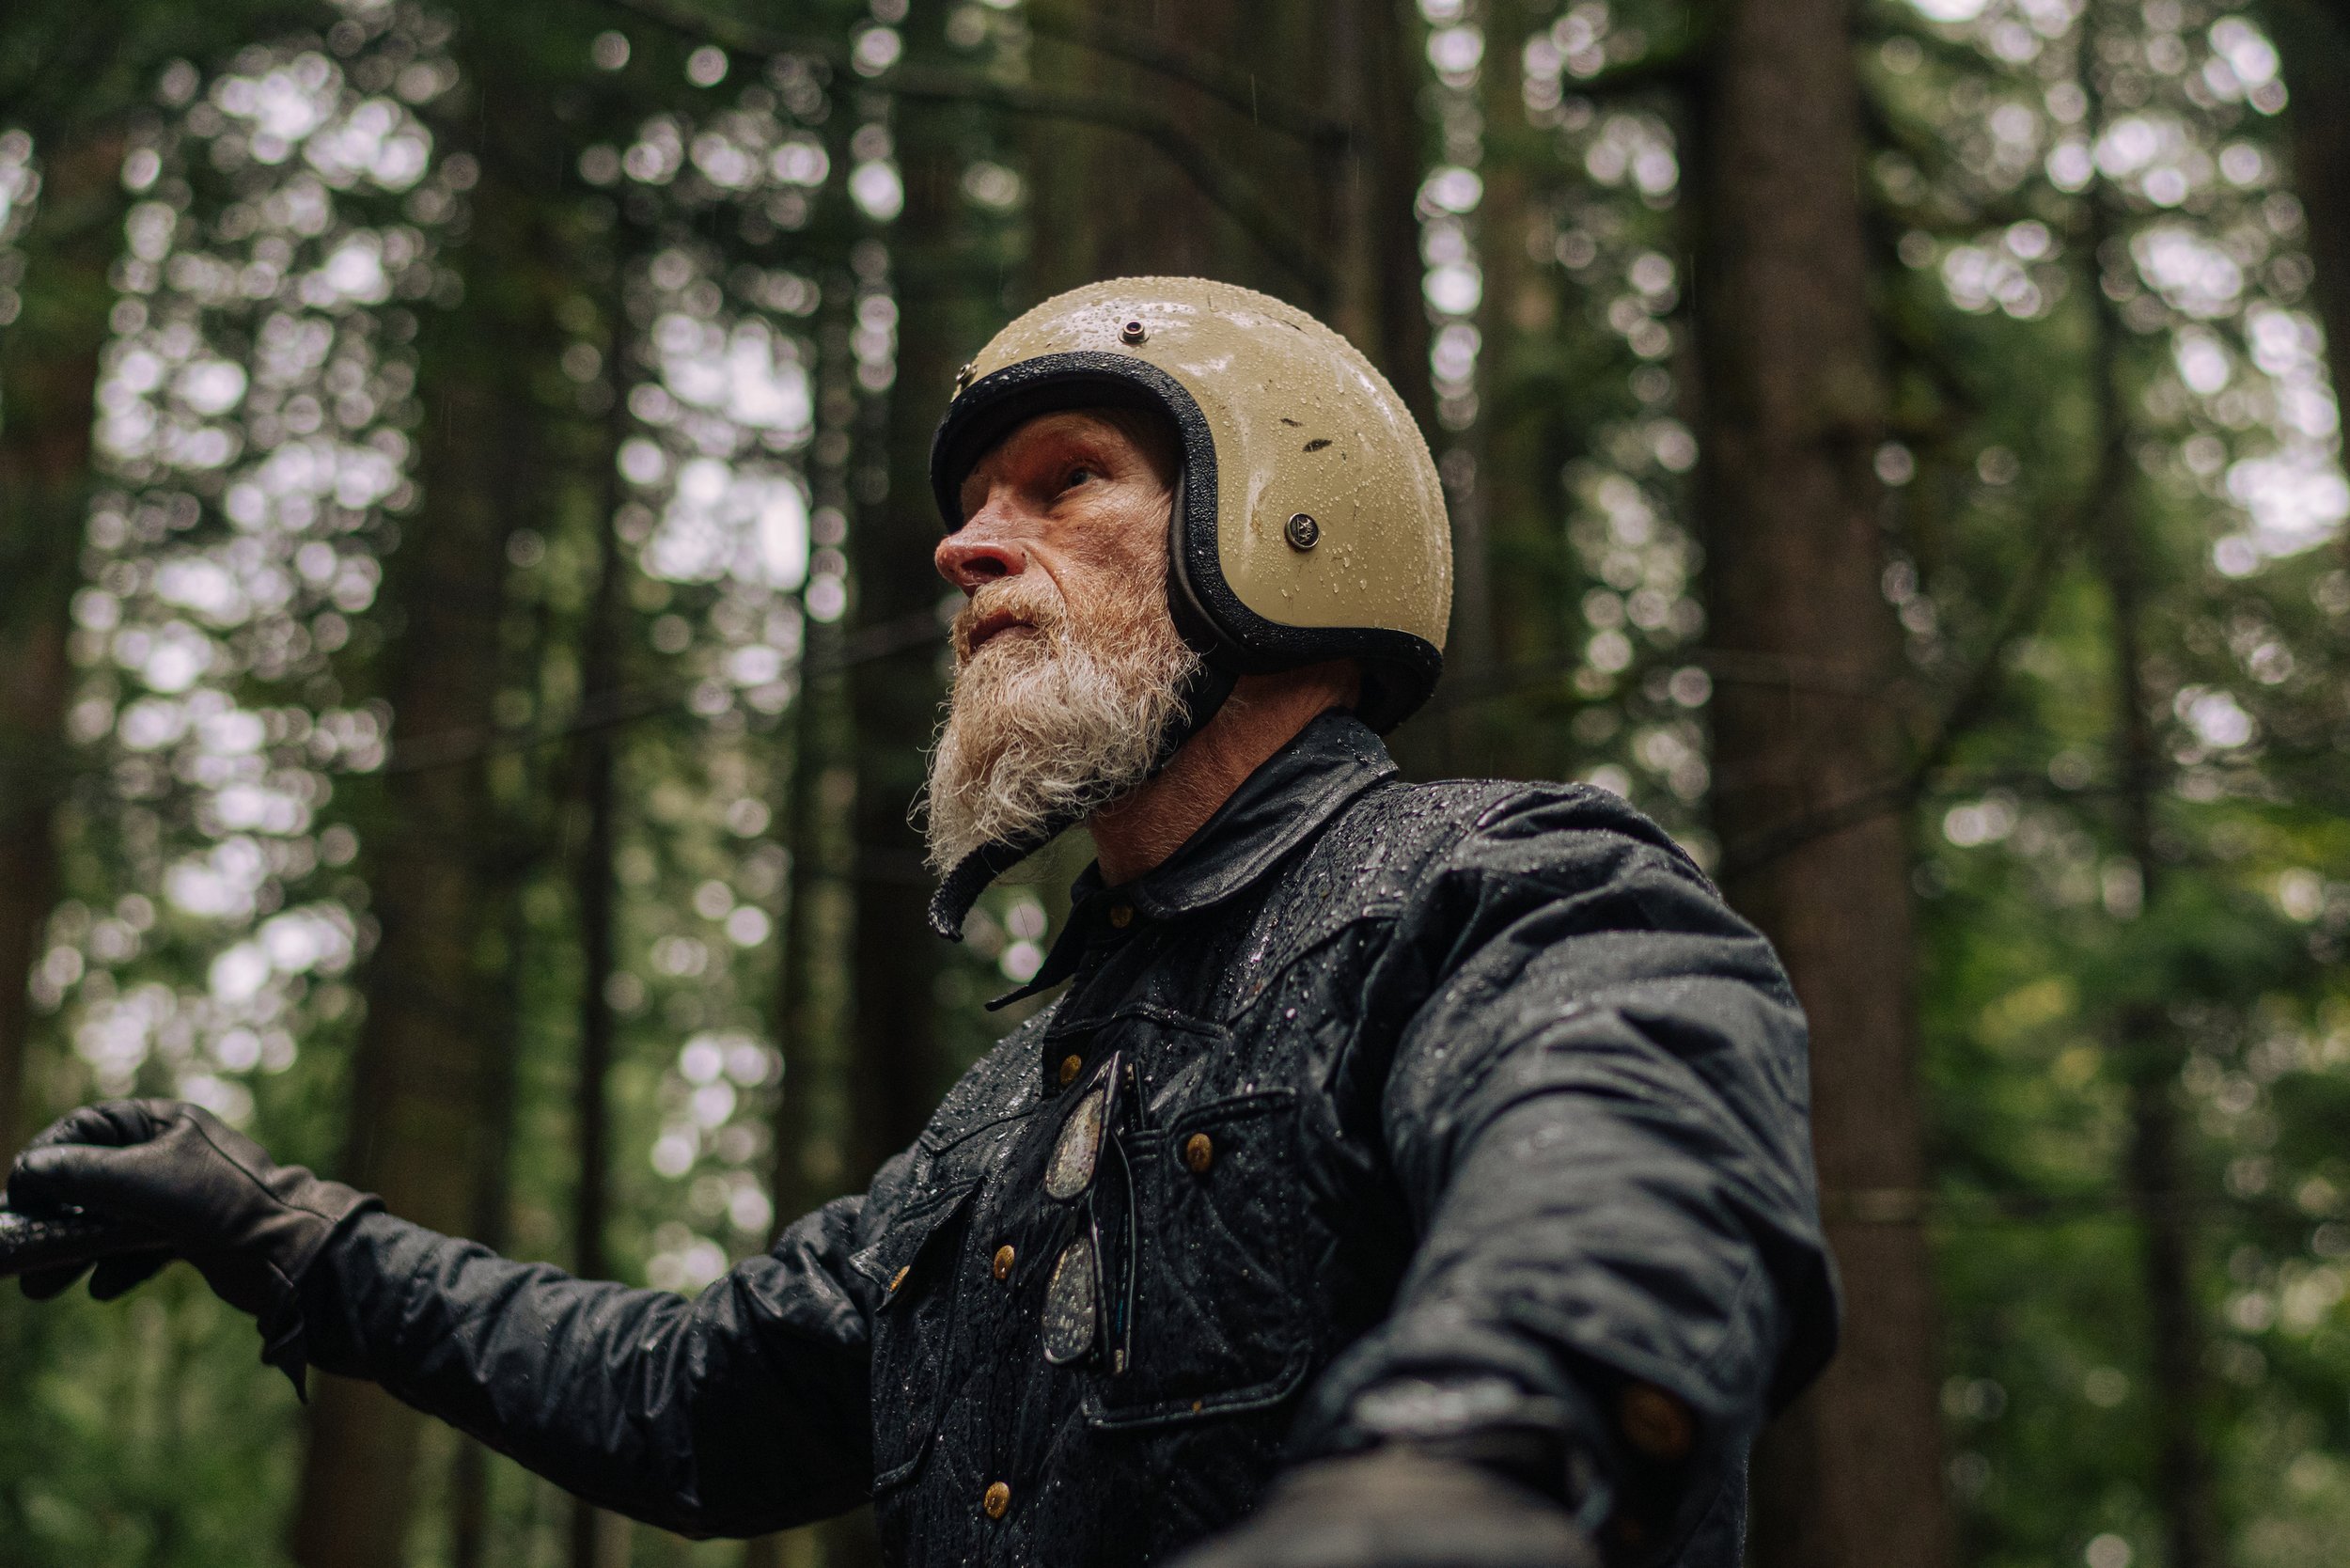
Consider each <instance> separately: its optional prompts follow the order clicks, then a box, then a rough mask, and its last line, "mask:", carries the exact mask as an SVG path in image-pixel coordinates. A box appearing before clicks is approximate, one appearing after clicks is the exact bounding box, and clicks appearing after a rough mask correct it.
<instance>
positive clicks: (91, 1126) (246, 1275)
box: [8, 1100, 379, 1385]
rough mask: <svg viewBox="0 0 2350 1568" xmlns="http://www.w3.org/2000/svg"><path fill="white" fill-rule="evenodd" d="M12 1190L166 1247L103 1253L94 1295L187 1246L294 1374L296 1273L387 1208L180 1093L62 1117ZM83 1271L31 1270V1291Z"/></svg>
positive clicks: (37, 1141) (112, 1293)
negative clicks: (354, 1219)
mask: <svg viewBox="0 0 2350 1568" xmlns="http://www.w3.org/2000/svg"><path fill="white" fill-rule="evenodd" d="M8 1206H9V1207H10V1208H12V1209H16V1210H18V1211H20V1212H22V1213H24V1214H26V1215H36V1216H38V1215H57V1214H62V1213H66V1212H69V1211H72V1210H79V1211H81V1212H82V1213H84V1214H86V1215H92V1216H95V1217H97V1218H100V1219H106V1220H112V1221H116V1222H118V1223H120V1224H123V1225H126V1226H135V1227H139V1228H141V1229H144V1230H146V1231H152V1232H153V1233H154V1234H155V1235H156V1236H158V1237H159V1238H161V1241H162V1244H163V1245H161V1246H159V1247H153V1248H149V1249H147V1250H143V1251H137V1252H125V1253H120V1254H118V1255H117V1256H115V1257H111V1258H107V1259H105V1260H104V1261H102V1262H100V1263H99V1264H98V1265H97V1269H96V1273H95V1275H94V1276H93V1278H91V1280H90V1294H92V1295H94V1296H96V1297H97V1298H98V1299H100V1300H101V1301H111V1300H113V1299H114V1298H115V1297H116V1296H118V1295H120V1294H123V1293H124V1292H126V1291H128V1290H130V1289H131V1288H132V1287H133V1286H134V1285H137V1284H138V1283H139V1282H140V1281H142V1280H144V1279H146V1278H149V1276H150V1275H152V1274H154V1273H155V1272H156V1270H158V1269H160V1268H162V1267H163V1266H164V1264H165V1263H167V1262H171V1261H172V1260H173V1259H174V1258H185V1259H186V1260H187V1261H188V1262H192V1263H194V1264H195V1265H196V1270H197V1272H199V1273H201V1274H202V1275H203V1276H204V1280H205V1283H207V1284H209V1285H210V1286H211V1287H212V1290H213V1293H214V1294H217V1295H218V1296H219V1297H220V1298H221V1299H222V1300H223V1301H226V1302H227V1303H228V1304H229V1305H230V1306H232V1307H236V1308H239V1309H243V1310H244V1311H247V1312H250V1313H252V1314H253V1315H254V1316H255V1317H257V1318H258V1319H260V1320H261V1330H262V1333H263V1335H264V1336H265V1337H266V1338H267V1339H268V1340H269V1341H270V1344H269V1348H268V1349H267V1350H265V1351H264V1352H263V1357H264V1359H266V1360H268V1361H270V1362H271V1364H272V1365H275V1366H284V1367H286V1369H287V1371H288V1372H289V1373H290V1374H292V1375H294V1377H295V1382H296V1384H297V1385H299V1383H300V1381H301V1379H300V1376H299V1370H300V1367H299V1356H298V1353H293V1352H291V1348H290V1341H292V1340H294V1339H295V1338H297V1337H298V1330H299V1324H298V1322H295V1321H293V1320H294V1317H295V1310H294V1285H295V1282H296V1281H297V1280H299V1279H300V1278H302V1271H303V1270H304V1269H305V1267H307V1266H308V1265H309V1262H310V1260H311V1259H313V1258H314V1257H316V1256H317V1255H318V1253H319V1250H320V1249H321V1247H324V1246H325V1245H326V1242H327V1238H328V1237H330V1236H332V1235H333V1234H334V1232H335V1230H336V1228H337V1226H339V1225H340V1224H341V1223H342V1222H343V1221H344V1220H345V1219H348V1218H349V1217H350V1216H351V1215H354V1214H357V1213H359V1212H360V1211H361V1210H363V1209H367V1208H372V1207H377V1206H379V1205H378V1204H377V1200H374V1199H372V1198H370V1197H368V1195H367V1194H365V1193H361V1192H356V1191H353V1190H352V1188H350V1187H347V1186H344V1185H343V1184H340V1183H339V1182H326V1181H321V1180H320V1179H319V1178H318V1177H316V1176H313V1175H311V1174H310V1173H309V1172H308V1171H307V1170H305V1169H303V1168H301V1167H300V1166H281V1165H279V1164H277V1163H276V1162H275V1161H274V1160H272V1159H271V1158H270V1157H269V1154H268V1153H267V1152H265V1151H264V1150H263V1149H262V1148H261V1146H260V1145H259V1144H258V1143H256V1142H254V1141H253V1140H252V1139H251V1138H249V1137H245V1136H244V1135H243V1133H240V1132H238V1131H237V1130H236V1129H235V1128H233V1127H230V1126H228V1125H227V1124H226V1123H225V1122H223V1121H221V1120H220V1119H219V1118H218V1117H216V1116H214V1115H212V1113H211V1112H210V1111H208V1110H205V1109H203V1108H202V1107H201V1106H197V1105H183V1104H181V1103H180V1102H179V1101H176V1100H115V1101H109V1102H108V1103H106V1104H104V1105H86V1106H84V1107H83V1108H82V1109H80V1110H77V1111H74V1112H73V1113H71V1115H69V1116H66V1117H65V1118H63V1119H62V1120H60V1121H57V1122H55V1124H54V1125H52V1126H51V1127H50V1128H49V1129H48V1130H47V1131H45V1132H43V1133H42V1134H41V1135H40V1136H39V1137H36V1138H34V1139H33V1141H32V1143H31V1145H30V1146H29V1147H27V1148H26V1149H25V1151H24V1152H23V1153H22V1154H19V1155H18V1156H17V1159H16V1166H15V1168H13V1169H12V1170H10V1171H9V1173H8ZM82 1272H83V1265H81V1264H72V1265H69V1266H67V1267H63V1268H57V1269H51V1270H46V1271H40V1270H37V1271H35V1272H33V1273H29V1274H27V1275H25V1276H24V1279H23V1281H22V1283H23V1285H24V1294H26V1295H29V1296H31V1297H32V1298H33V1299H35V1300H36V1301H40V1300H46V1299H47V1298H48V1297H50V1296H53V1295H56V1294H59V1293H61V1292H62V1291H64V1290H65V1289H66V1288H67V1287H68V1286H70V1285H71V1284H72V1283H73V1281H74V1280H75V1279H77V1278H80V1277H81V1275H82ZM289 1360H291V1361H292V1362H293V1364H292V1365H288V1362H289Z"/></svg>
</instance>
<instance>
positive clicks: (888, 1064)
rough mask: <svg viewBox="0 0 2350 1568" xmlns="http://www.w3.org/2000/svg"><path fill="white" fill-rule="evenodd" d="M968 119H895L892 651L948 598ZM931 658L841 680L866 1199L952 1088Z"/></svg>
mask: <svg viewBox="0 0 2350 1568" xmlns="http://www.w3.org/2000/svg"><path fill="white" fill-rule="evenodd" d="M938 28H939V19H938V16H937V14H936V13H932V14H931V15H929V16H927V17H918V18H917V19H916V20H915V22H914V24H911V25H910V26H909V27H908V29H907V41H908V49H909V54H910V55H911V56H912V57H913V58H916V59H924V58H930V59H935V58H937V57H939V56H942V55H945V54H946V52H947V46H946V43H945V41H944V39H942V38H941V37H940V36H939V34H938ZM963 113H964V111H962V110H959V109H955V108H949V107H944V106H939V105H932V104H911V103H904V104H900V105H898V106H897V112H896V118H895V120H894V122H893V125H892V129H893V130H894V131H895V133H896V139H897V151H898V158H899V165H900V167H901V171H902V174H903V178H904V181H905V207H904V210H903V212H901V215H900V217H899V219H898V221H897V224H896V227H895V229H894V231H893V232H892V233H891V234H890V236H889V246H888V256H889V272H890V285H891V287H892V289H893V290H894V292H895V295H896V299H897V305H898V312H899V314H898V354H897V379H896V382H895V384H893V385H892V386H891V388H890V389H889V391H888V393H887V394H886V396H885V397H872V398H869V399H868V400H866V405H865V408H864V410H863V416H864V420H863V423H864V428H863V430H862V431H860V432H859V433H860V439H859V440H858V441H857V443H856V447H857V455H856V456H855V458H854V462H855V463H856V464H857V469H856V472H855V475H854V480H853V484H854V489H855V491H856V500H857V501H858V503H859V505H858V506H857V508H856V511H855V522H854V527H853V528H852V529H851V532H850V538H849V544H850V549H851V551H852V558H853V559H854V563H855V571H856V590H855V611H854V628H855V630H856V631H857V632H859V633H870V634H872V635H875V636H877V637H879V638H881V639H883V640H885V641H888V640H894V639H893V634H892V632H891V631H890V630H888V629H889V628H893V627H897V626H900V625H902V624H904V623H907V622H910V621H913V620H915V619H917V618H919V617H921V616H923V615H925V614H927V613H929V612H930V611H931V610H932V607H933V606H934V605H936V604H937V603H938V601H939V598H940V596H941V595H942V594H943V593H944V592H945V591H946V588H945V586H944V585H943V584H941V583H940V581H939V579H938V575H937V573H936V572H934V571H933V570H932V566H931V551H932V547H933V546H935V545H936V544H937V542H938V537H939V522H938V515H937V509H936V507H935V506H934V505H933V504H932V499H931V489H930V478H929V473H930V432H931V431H932V427H933V426H935V425H936V423H937V421H938V416H939V415H940V414H941V413H942V412H944V411H945V409H946V407H947V400H948V396H949V395H950V394H951V392H952V390H953V387H954V377H955V369H956V368H957V367H958V366H959V365H961V364H962V363H963V361H964V359H965V358H967V357H968V356H969V355H970V353H972V351H974V350H975V349H977V348H978V347H979V337H980V336H981V335H982V334H983V333H984V331H985V326H984V323H983V321H981V320H980V318H979V312H978V311H976V310H975V309H974V308H973V304H972V296H973V295H974V294H975V293H976V292H978V281H977V279H976V277H975V276H974V274H975V272H977V271H978V262H979V259H978V258H977V257H975V256H973V255H971V254H970V253H969V252H968V251H967V249H966V248H965V246H964V244H963V243H962V239H963V234H964V227H965V226H964V223H963V222H962V206H963V196H962V188H961V180H962V176H963V166H964V156H965V153H964V141H965V138H964V135H963V134H962V132H963V129H964V128H963V127H962V125H961V124H960V118H961V116H962V114H963ZM938 647H939V643H938V641H936V640H932V639H930V638H923V639H919V640H912V639H908V641H907V645H906V646H904V647H902V648H901V650H900V651H896V652H893V653H889V654H887V655H885V656H883V657H877V658H868V659H865V660H862V661H861V662H859V663H858V664H857V665H856V666H854V667H853V668H852V669H851V671H850V673H849V678H848V686H849V703H850V711H851V713H853V714H854V725H855V741H854V765H855V769H856V796H855V805H854V828H855V844H856V866H855V876H856V916H855V941H854V956H853V963H852V973H853V974H854V981H855V1003H854V1015H853V1021H852V1023H851V1038H852V1040H853V1041H854V1049H853V1054H852V1059H851V1061H850V1063H849V1105H850V1130H849V1137H848V1138H847V1140H846V1142H847V1153H848V1166H849V1169H848V1177H849V1179H850V1181H852V1182H853V1183H854V1184H857V1185H862V1184H864V1183H865V1182H866V1181H867V1180H868V1179H870V1176H871V1175H872V1173H873V1171H874V1170H875V1169H877V1168H879V1167H880V1165H881V1163H882V1162H883V1161H884V1160H886V1159H888V1158H889V1157H890V1156H891V1155H892V1154H895V1153H897V1152H899V1151H900V1150H901V1149H903V1148H905V1147H906V1146H907V1145H908V1144H910V1143H912V1142H913V1141H914V1138H915V1135H916V1134H917V1133H919V1132H920V1131H921V1130H922V1125H923V1123H924V1122H926V1121H929V1120H930V1114H931V1111H932V1108H933V1107H934V1106H935V1105H936V1104H937V1097H938V1095H939V1093H940V1092H941V1091H942V1090H944V1088H945V1082H944V1080H945V1077H946V1064H945V1060H944V1058H943V1055H942V1052H941V1047H940V1043H939V1038H938V1021H937V1016H936V1014H937V1004H936V999H935V998H936V991H937V982H938V972H939V964H940V963H941V960H942V958H943V956H944V954H943V950H942V949H941V947H940V945H939V940H938V938H937V937H935V936H933V935H932V933H931V931H930V927H929V923H928V914H929V905H930V895H931V879H930V877H929V876H928V874H927V873H926V872H925V871H924V870H923V860H922V839H921V835H920V834H919V833H918V832H917V830H916V828H915V827H914V826H913V825H912V813H913V808H914V804H915V801H916V798H917V795H918V794H919V793H920V792H921V788H922V781H923V777H924V772H925V769H924V761H923V754H924V751H925V749H926V748H927V747H928V745H929V744H930V739H931V733H932V727H933V726H934V724H935V722H936V718H937V712H938V699H939V696H940V688H939V682H938V678H937V676H936V674H935V673H934V669H935V666H936V662H937V658H938Z"/></svg>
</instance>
